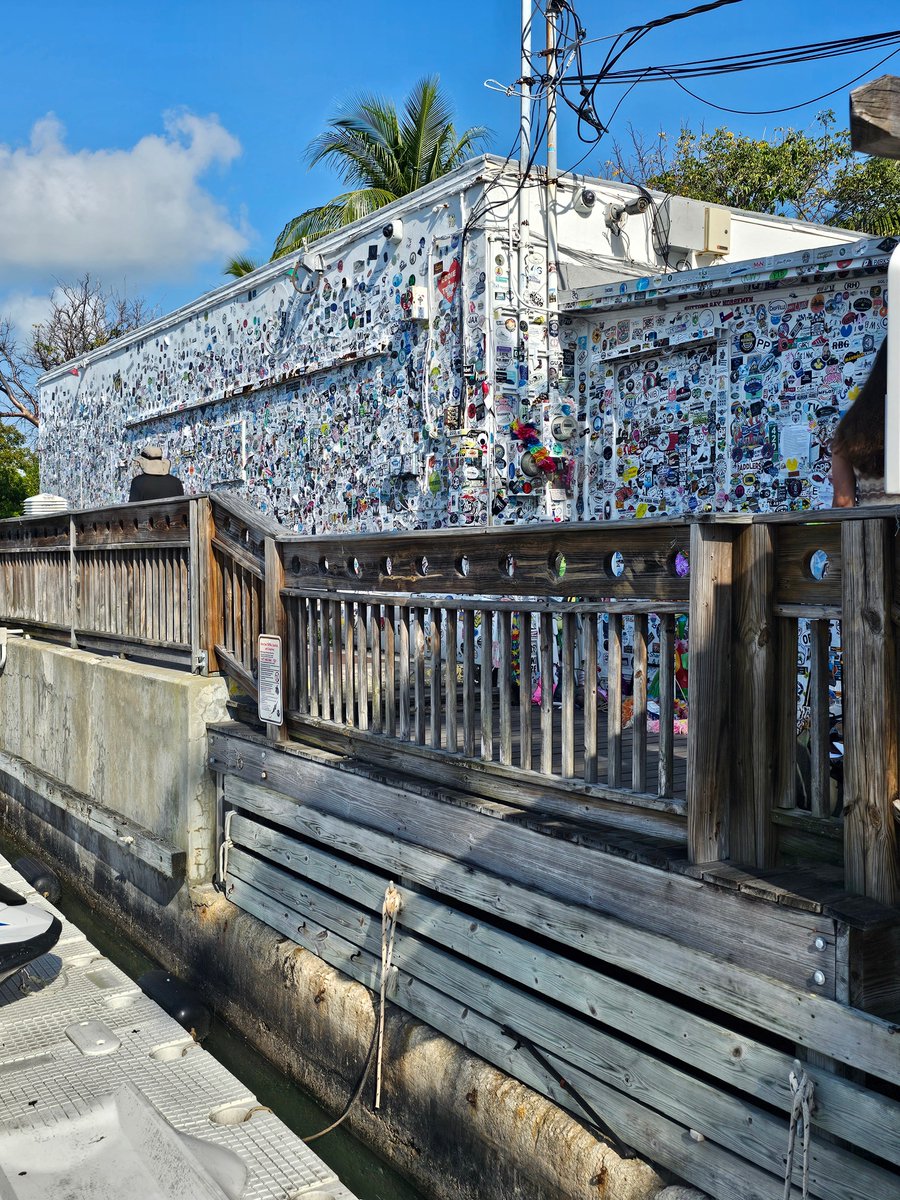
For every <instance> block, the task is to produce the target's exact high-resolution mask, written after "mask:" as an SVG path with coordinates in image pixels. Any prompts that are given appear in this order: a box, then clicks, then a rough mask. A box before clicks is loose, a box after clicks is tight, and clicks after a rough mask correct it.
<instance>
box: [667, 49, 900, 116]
mask: <svg viewBox="0 0 900 1200" xmlns="http://www.w3.org/2000/svg"><path fill="white" fill-rule="evenodd" d="M897 54H900V46H898V47H897V49H896V50H892V51H891V52H890V54H886V55H885V56H884V58H882V59H879V61H878V62H877V63H874V64H873V65H872V66H871V67H867V68H866V69H865V71H861V72H860V74H859V75H854V77H853V78H852V79H848V80H847V82H846V83H842V84H840V85H839V86H838V87H836V88H832V89H831V91H830V92H823V93H822V94H821V95H820V96H813V97H812V99H810V100H802V101H801V102H800V103H799V104H786V105H784V107H783V108H728V107H727V106H726V105H724V104H716V103H715V101H714V100H707V99H705V97H703V96H698V95H697V93H696V92H692V91H691V89H690V88H689V87H685V85H684V84H683V83H682V82H681V81H680V80H678V79H675V78H674V76H673V77H672V82H673V83H674V84H677V86H678V87H680V88H681V90H682V91H683V92H687V94H688V95H689V96H692V97H693V98H694V99H695V100H699V101H700V103H701V104H707V105H709V107H710V108H715V109H718V111H719V112H726V113H736V114H737V115H738V116H741V117H771V116H775V114H776V113H786V112H794V111H796V109H798V108H806V107H807V106H808V105H810V104H818V102H819V101H820V100H827V99H828V97H829V96H834V95H835V94H836V93H837V92H843V91H846V89H847V88H848V87H850V86H851V84H854V83H858V82H859V80H860V79H865V77H866V76H867V75H871V74H872V72H873V71H877V70H878V68H879V67H881V66H883V65H884V64H885V63H886V62H887V61H888V60H889V59H892V58H894V57H895V56H896V55H897Z"/></svg>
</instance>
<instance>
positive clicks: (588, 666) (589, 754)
mask: <svg viewBox="0 0 900 1200" xmlns="http://www.w3.org/2000/svg"><path fill="white" fill-rule="evenodd" d="M583 644H584V779H585V782H586V783H596V782H597V761H598V760H597V617H596V615H595V614H594V613H589V614H588V615H587V616H586V617H585V618H584V643H583Z"/></svg>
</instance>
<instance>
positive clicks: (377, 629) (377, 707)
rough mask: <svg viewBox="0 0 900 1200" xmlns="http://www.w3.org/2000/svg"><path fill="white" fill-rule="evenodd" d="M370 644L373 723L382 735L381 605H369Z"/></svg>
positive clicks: (373, 728)
mask: <svg viewBox="0 0 900 1200" xmlns="http://www.w3.org/2000/svg"><path fill="white" fill-rule="evenodd" d="M369 644H370V645H371V647H372V721H371V728H372V732H373V733H381V730H382V728H383V723H382V716H381V697H382V692H381V605H380V604H370V605H369Z"/></svg>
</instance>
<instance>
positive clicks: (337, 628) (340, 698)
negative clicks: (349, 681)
mask: <svg viewBox="0 0 900 1200" xmlns="http://www.w3.org/2000/svg"><path fill="white" fill-rule="evenodd" d="M326 607H327V608H328V618H329V623H330V626H331V667H332V701H333V707H332V714H331V716H332V720H334V721H343V720H344V639H343V635H342V631H341V602H340V600H330V601H326Z"/></svg>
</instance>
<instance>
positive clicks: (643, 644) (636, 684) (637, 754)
mask: <svg viewBox="0 0 900 1200" xmlns="http://www.w3.org/2000/svg"><path fill="white" fill-rule="evenodd" d="M631 694H632V697H633V701H634V704H633V708H632V725H631V786H632V788H633V789H634V791H636V792H645V791H646V790H647V618H646V616H644V615H643V614H639V615H638V616H636V617H635V618H634V669H633V673H632V688H631Z"/></svg>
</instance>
